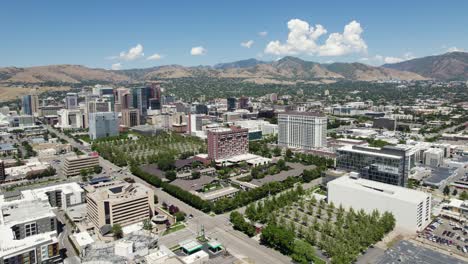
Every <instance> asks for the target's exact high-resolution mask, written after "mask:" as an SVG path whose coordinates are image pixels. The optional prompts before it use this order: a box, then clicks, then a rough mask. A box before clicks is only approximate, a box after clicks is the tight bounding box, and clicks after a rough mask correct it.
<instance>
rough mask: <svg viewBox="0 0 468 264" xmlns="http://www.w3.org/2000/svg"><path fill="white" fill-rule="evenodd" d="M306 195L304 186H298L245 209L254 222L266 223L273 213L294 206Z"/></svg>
mask: <svg viewBox="0 0 468 264" xmlns="http://www.w3.org/2000/svg"><path fill="white" fill-rule="evenodd" d="M304 193H305V192H304V189H303V188H302V186H301V185H298V186H297V187H296V188H295V189H292V190H289V191H286V192H283V193H281V194H279V195H274V196H271V197H270V198H268V199H265V200H264V201H258V202H257V203H251V204H249V205H248V206H247V208H246V209H245V215H246V216H247V218H249V219H250V220H252V221H255V222H260V223H265V222H267V220H268V219H269V217H270V216H271V212H274V211H275V210H278V209H280V208H283V207H285V206H288V205H291V204H293V203H294V202H296V201H298V200H299V199H301V197H302V195H304Z"/></svg>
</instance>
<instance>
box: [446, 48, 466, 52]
mask: <svg viewBox="0 0 468 264" xmlns="http://www.w3.org/2000/svg"><path fill="white" fill-rule="evenodd" d="M456 51H464V50H463V49H459V48H457V47H450V48H448V49H447V52H456Z"/></svg>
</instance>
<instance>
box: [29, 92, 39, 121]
mask: <svg viewBox="0 0 468 264" xmlns="http://www.w3.org/2000/svg"><path fill="white" fill-rule="evenodd" d="M31 113H32V115H34V116H38V115H39V95H38V94H37V89H32V90H31Z"/></svg>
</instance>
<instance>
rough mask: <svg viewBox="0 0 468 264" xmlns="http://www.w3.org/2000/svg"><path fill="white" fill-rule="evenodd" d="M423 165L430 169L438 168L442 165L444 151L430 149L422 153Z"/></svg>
mask: <svg viewBox="0 0 468 264" xmlns="http://www.w3.org/2000/svg"><path fill="white" fill-rule="evenodd" d="M423 156H424V164H425V165H428V166H432V167H439V166H440V165H442V164H443V163H444V149H441V148H430V149H428V150H426V151H424V153H423Z"/></svg>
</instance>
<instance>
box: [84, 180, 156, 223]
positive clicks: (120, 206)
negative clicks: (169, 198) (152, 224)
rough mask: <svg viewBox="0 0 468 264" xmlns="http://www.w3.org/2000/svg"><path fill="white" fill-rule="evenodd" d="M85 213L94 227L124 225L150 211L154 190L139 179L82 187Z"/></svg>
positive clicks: (137, 219)
mask: <svg viewBox="0 0 468 264" xmlns="http://www.w3.org/2000/svg"><path fill="white" fill-rule="evenodd" d="M85 191H86V201H87V207H86V208H87V216H88V219H89V220H91V222H92V223H93V225H94V226H95V227H96V229H98V230H99V229H100V228H101V227H103V226H105V225H111V226H112V225H114V224H120V225H121V226H127V225H130V224H134V223H139V222H142V221H143V220H145V219H149V218H151V217H152V216H153V214H154V193H153V191H152V190H151V189H150V188H148V187H146V186H145V185H143V184H140V183H133V184H130V183H126V182H120V181H113V182H106V183H101V184H95V185H88V186H86V187H85Z"/></svg>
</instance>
